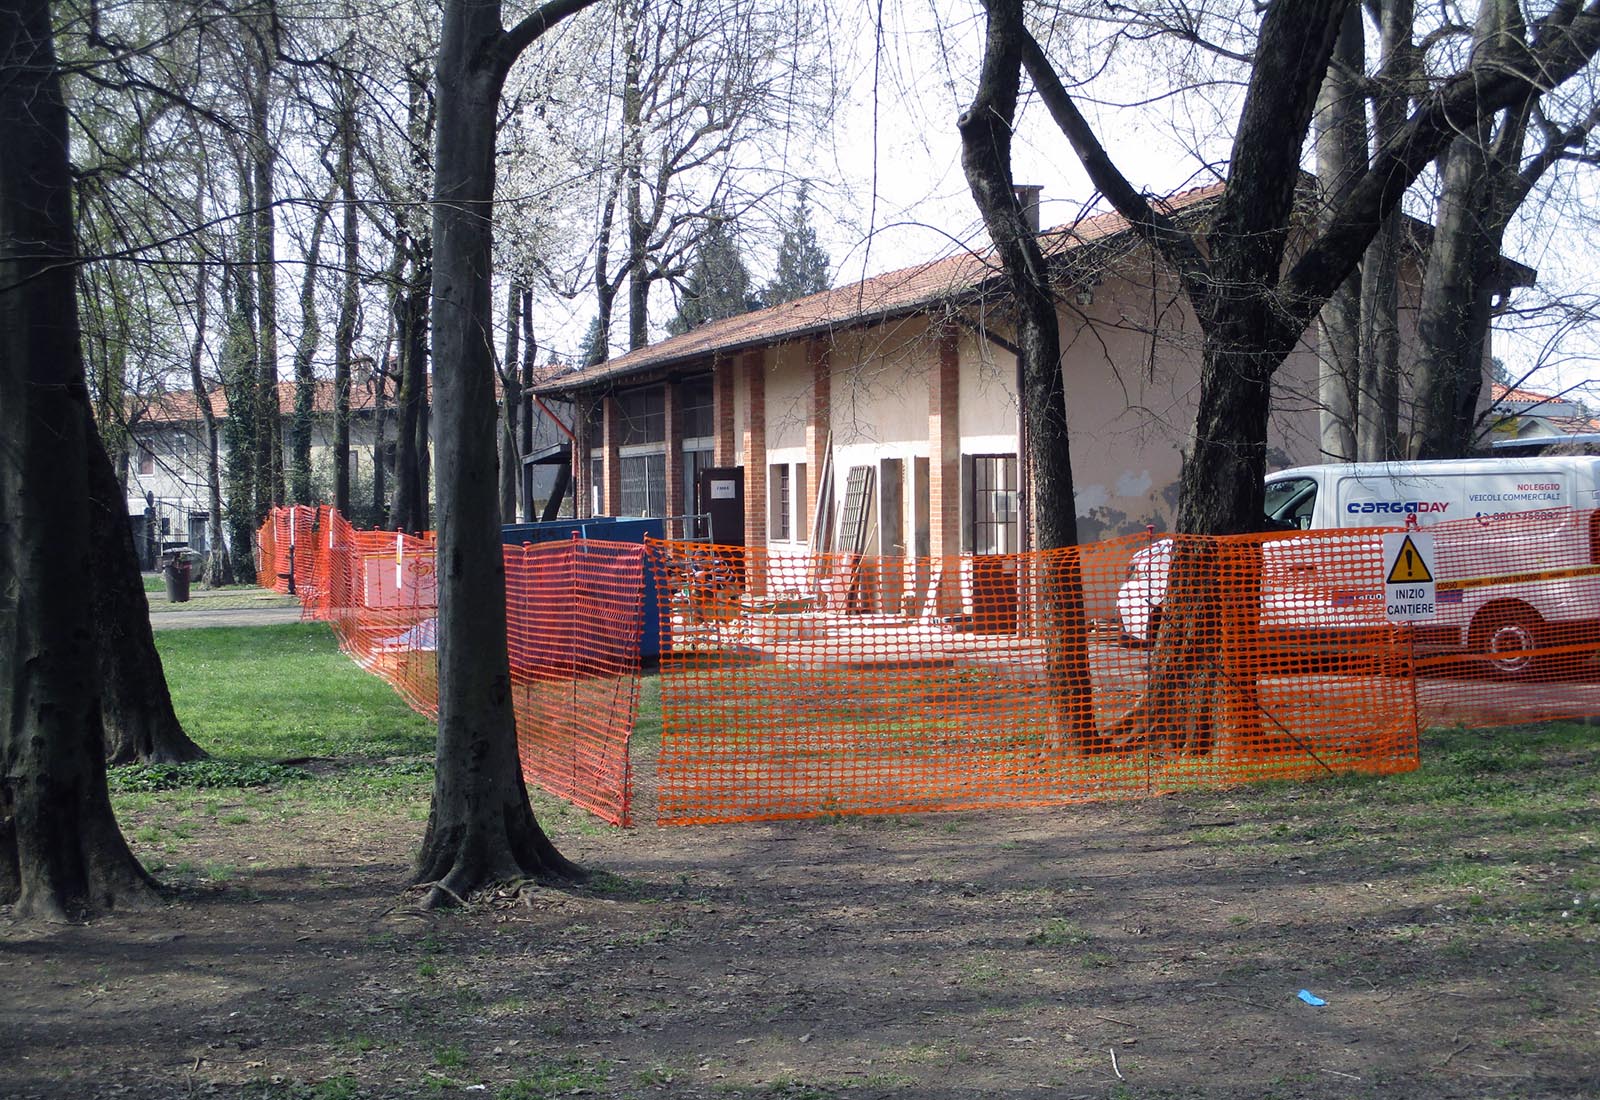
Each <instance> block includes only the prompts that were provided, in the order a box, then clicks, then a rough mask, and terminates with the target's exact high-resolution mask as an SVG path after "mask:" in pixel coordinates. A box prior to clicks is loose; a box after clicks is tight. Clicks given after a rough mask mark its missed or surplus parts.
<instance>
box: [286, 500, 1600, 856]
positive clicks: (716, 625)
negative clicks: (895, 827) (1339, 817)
mask: <svg viewBox="0 0 1600 1100" xmlns="http://www.w3.org/2000/svg"><path fill="white" fill-rule="evenodd" d="M1405 537H1406V533H1404V532H1398V531H1389V530H1378V529H1372V530H1341V531H1329V532H1305V533H1295V534H1286V535H1284V534H1274V535H1257V536H1240V537H1235V538H1204V537H1199V536H1182V537H1159V538H1158V537H1154V536H1151V537H1143V538H1127V539H1121V540H1116V541H1111V542H1105V543H1098V544H1094V545H1090V546H1084V547H1080V548H1074V549H1070V550H1062V551H1054V552H1049V553H1038V554H1025V555H1012V556H984V557H973V556H966V557H961V558H951V559H946V560H927V559H923V560H916V559H898V558H875V557H870V556H864V555H859V554H836V555H830V556H824V557H815V556H807V555H803V554H778V553H769V552H767V551H764V550H754V549H750V550H746V549H742V548H734V547H712V546H706V545H704V544H697V543H653V544H651V546H650V549H649V557H650V565H649V567H650V568H651V569H652V570H653V571H654V574H655V579H656V588H657V592H658V594H659V598H660V612H661V623H662V655H663V656H662V678H661V701H662V724H663V731H662V749H661V757H660V774H659V804H660V814H661V821H662V822H663V823H668V824H673V823H691V822H712V821H741V820H760V819H772V818H782V817H803V816H811V815H818V814H826V813H891V812H910V811H917V810H935V809H966V808H976V807H983V806H1014V805H1038V804H1050V803H1060V802H1068V801H1076V800H1083V799H1091V798H1105V797H1126V796H1131V795H1136V794H1146V793H1155V792H1161V791H1169V790H1175V789H1181V788H1184V787H1193V786H1214V785H1219V784H1226V783H1235V782H1240V781H1245V780H1253V779H1262V778H1286V777H1295V776H1308V775H1316V774H1323V773H1330V772H1339V771H1364V772H1372V773H1386V772H1394V771H1402V770H1406V769H1410V768H1413V767H1415V766H1416V765H1417V751H1418V748H1417V746H1418V737H1417V730H1418V728H1419V725H1437V724H1465V725H1473V726H1496V725H1507V724H1513V723H1517V722H1527V721H1536V720H1547V719H1554V718H1564V717H1580V716H1589V715H1596V714H1600V662H1597V650H1600V513H1595V512H1574V511H1569V510H1554V511H1550V512H1544V513H1524V514H1520V515H1509V516H1503V517H1495V518H1484V519H1482V520H1478V519H1474V520H1466V521H1461V522H1457V523H1452V524H1441V525H1437V526H1433V527H1430V528H1428V529H1427V530H1426V531H1425V532H1412V533H1411V537H1412V538H1414V540H1415V545H1414V546H1412V547H1411V548H1412V549H1413V550H1414V551H1415V558H1414V559H1413V558H1412V557H1405V558H1404V565H1403V566H1402V564H1401V556H1399V555H1400V552H1401V551H1403V550H1404V549H1405V547H1406V546H1408V545H1410V544H1407V543H1405V542H1404V539H1405ZM260 555H261V570H262V573H263V579H268V578H271V579H273V580H275V581H276V582H277V586H278V587H279V588H280V589H287V587H288V584H289V581H290V577H291V575H292V577H293V581H294V585H295V590H296V591H297V593H299V594H300V596H301V598H302V599H303V600H304V601H305V613H306V615H307V617H311V618H317V619H324V620H327V621H328V622H330V623H332V624H333V626H334V629H335V631H336V632H337V634H338V636H339V639H340V644H341V645H342V646H343V647H344V648H345V650H346V651H347V652H349V653H350V654H351V655H352V656H353V657H354V658H355V659H356V660H357V661H358V662H360V663H361V664H362V665H363V666H364V667H367V668H369V669H371V670H373V671H375V672H377V673H379V674H380V675H382V676H384V677H385V678H386V679H388V680H389V681H390V682H391V683H393V684H394V685H395V687H396V689H397V690H399V691H400V692H401V693H402V694H403V695H404V696H405V697H406V698H407V699H408V700H409V701H410V702H411V704H412V705H413V706H414V707H416V708H417V709H418V710H421V711H423V712H424V713H429V714H433V713H436V708H437V698H438V694H437V690H438V689H437V681H436V675H435V663H434V647H435V646H434V635H435V623H436V621H437V620H436V601H437V590H436V588H435V585H434V579H433V544H432V542H431V541H430V540H428V539H412V538H409V537H407V536H401V535H395V534H393V533H389V532H359V531H354V530H352V529H351V528H350V527H349V525H348V524H346V523H345V522H344V520H343V519H342V518H340V517H339V516H338V515H337V514H336V513H333V512H331V511H330V510H327V509H322V510H316V509H309V508H299V509H292V510H291V509H280V510H278V511H276V512H275V513H274V515H273V516H272V517H271V518H270V519H269V521H268V522H267V523H266V524H265V525H264V526H263V528H262V530H261V532H260ZM640 555H641V550H640V548H639V547H637V546H634V545H627V544H615V543H601V542H595V541H583V540H574V541H571V542H557V543H545V544H540V545H531V546H522V547H516V548H511V547H508V548H507V549H506V551H505V560H506V573H507V595H508V601H509V605H508V609H507V610H508V630H509V646H510V653H511V667H512V678H513V682H514V684H515V686H516V710H517V720H518V736H519V743H520V747H521V755H522V761H523V768H524V771H525V774H526V775H527V777H528V778H529V779H532V780H534V781H535V782H538V783H539V784H541V785H542V786H544V787H545V788H546V789H548V790H550V791H552V792H554V793H557V794H559V795H562V796H563V797H566V798H568V799H570V800H571V801H573V802H575V803H577V804H579V805H582V806H585V807H587V808H589V809H591V810H593V811H594V812H595V813H597V814H599V815H600V816H601V817H603V818H605V819H606V820H608V821H613V822H618V823H622V822H626V821H627V820H628V816H629V770H628V736H629V732H630V730H631V726H632V723H633V718H634V711H635V706H636V702H637V689H638V646H637V634H638V630H639V621H640V606H639V601H640V581H641V571H642V567H641V561H640ZM291 558H292V567H291ZM1424 575H1425V576H1424ZM1386 582H1387V583H1386ZM1419 584H1421V585H1423V587H1418V585H1419ZM1394 600H1401V601H1406V600H1411V601H1413V604H1412V606H1413V607H1415V605H1416V604H1419V603H1424V602H1425V603H1426V604H1427V607H1428V614H1426V615H1424V616H1421V617H1419V618H1417V620H1416V621H1412V622H1407V623H1397V622H1395V621H1392V619H1393V618H1394V616H1393V614H1391V612H1393V611H1394V608H1395V606H1396V605H1394V604H1393V601H1394Z"/></svg>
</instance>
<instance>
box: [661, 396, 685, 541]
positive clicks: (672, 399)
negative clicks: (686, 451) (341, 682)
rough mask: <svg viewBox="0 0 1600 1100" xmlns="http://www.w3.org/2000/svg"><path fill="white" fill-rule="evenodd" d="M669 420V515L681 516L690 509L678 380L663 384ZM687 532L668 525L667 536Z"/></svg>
mask: <svg viewBox="0 0 1600 1100" xmlns="http://www.w3.org/2000/svg"><path fill="white" fill-rule="evenodd" d="M661 392H662V401H663V402H664V404H665V412H666V422H667V515H669V516H681V515H683V514H684V512H686V511H688V507H687V505H685V503H684V500H683V401H682V400H681V399H680V396H679V392H678V384H677V383H676V382H670V381H669V382H663V383H662V384H661ZM684 534H687V532H685V531H682V530H681V529H676V528H674V527H672V526H671V525H670V524H669V525H668V527H667V538H669V539H670V538H677V537H679V536H681V535H684Z"/></svg>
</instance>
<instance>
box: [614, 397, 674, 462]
mask: <svg viewBox="0 0 1600 1100" xmlns="http://www.w3.org/2000/svg"><path fill="white" fill-rule="evenodd" d="M616 401H617V426H618V432H617V434H618V435H619V436H620V438H619V439H618V441H617V442H618V445H619V446H623V447H634V446H638V445H640V444H642V443H665V442H666V439H667V403H666V395H665V394H664V393H663V392H662V390H661V387H660V386H651V387H650V388H649V389H644V390H629V391H628V392H626V393H621V394H618V395H617V398H616Z"/></svg>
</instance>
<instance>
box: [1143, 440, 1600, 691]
mask: <svg viewBox="0 0 1600 1100" xmlns="http://www.w3.org/2000/svg"><path fill="white" fill-rule="evenodd" d="M1597 508H1600V457H1596V456H1587V455H1585V456H1540V457H1535V458H1484V459H1448V460H1434V461H1416V462H1381V463H1353V464H1335V465H1324V466H1299V467H1295V468H1294V469H1289V470H1281V471H1279V472H1277V473H1274V474H1272V475H1270V476H1269V477H1268V478H1267V482H1266V517H1265V519H1266V526H1267V527H1269V528H1274V529H1283V530H1293V529H1299V530H1302V531H1332V530H1337V529H1340V528H1353V527H1432V526H1436V525H1439V524H1453V525H1452V526H1450V527H1446V528H1443V529H1442V530H1441V532H1440V537H1439V539H1438V542H1437V544H1436V547H1435V557H1436V559H1437V560H1436V563H1435V568H1436V571H1437V573H1438V576H1437V577H1436V578H1435V581H1436V585H1437V590H1438V599H1437V605H1438V614H1437V617H1436V618H1435V619H1434V621H1433V622H1431V623H1429V624H1427V625H1426V626H1419V627H1418V628H1417V631H1416V637H1417V640H1418V643H1419V645H1423V646H1425V647H1426V648H1428V649H1432V650H1444V651H1455V652H1466V653H1474V654H1479V655H1481V656H1483V657H1484V658H1485V659H1486V660H1487V661H1488V662H1489V663H1490V664H1491V665H1492V666H1493V667H1495V668H1496V669H1498V670H1499V671H1501V672H1502V673H1506V674H1513V675H1515V674H1522V673H1525V672H1527V671H1529V670H1530V669H1531V668H1532V667H1533V664H1534V656H1533V655H1532V654H1531V653H1530V652H1529V651H1530V650H1533V649H1536V648H1542V647H1548V646H1557V645H1567V644H1585V643H1593V644H1600V512H1596V509H1597ZM1528 513H1541V516H1540V517H1538V520H1537V521H1536V522H1532V520H1533V517H1530V516H1528V515H1527V514H1528ZM1457 520H1469V521H1474V522H1472V523H1465V524H1455V523H1453V521H1457ZM1171 556H1172V544H1171V543H1170V542H1168V541H1165V540H1163V541H1161V542H1157V543H1155V544H1154V545H1152V546H1150V547H1147V548H1146V549H1144V550H1141V551H1139V552H1138V553H1137V554H1135V555H1134V557H1133V560H1132V562H1131V563H1130V564H1129V569H1128V579H1127V581H1126V582H1125V583H1124V584H1123V585H1122V587H1121V589H1120V590H1119V591H1118V593H1117V613H1118V617H1119V618H1120V620H1121V636H1122V638H1123V640H1124V642H1125V643H1126V644H1129V645H1148V644H1149V643H1150V642H1151V641H1153V639H1154V637H1155V633H1156V629H1157V626H1158V623H1159V621H1160V614H1161V605H1162V602H1163V601H1164V599H1165V597H1166V587H1167V569H1168V566H1169V564H1170V562H1171ZM1380 559H1381V553H1380V551H1379V549H1378V542H1377V540H1374V539H1373V538H1371V537H1370V536H1350V537H1348V538H1326V537H1324V538H1320V539H1296V538H1287V539H1282V540H1276V541H1272V542H1268V543H1267V544H1266V545H1265V546H1264V547H1263V553H1262V601H1261V626H1262V628H1263V630H1278V631H1302V630H1314V631H1324V632H1326V631H1330V630H1331V631H1341V630H1348V629H1352V628H1360V627H1378V626H1382V625H1384V619H1383V601H1382V589H1381V585H1379V584H1378V582H1377V581H1376V579H1375V574H1376V572H1378V571H1381V570H1379V569H1378V562H1379V561H1380Z"/></svg>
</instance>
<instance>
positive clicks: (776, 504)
mask: <svg viewBox="0 0 1600 1100" xmlns="http://www.w3.org/2000/svg"><path fill="white" fill-rule="evenodd" d="M789 474H790V466H789V464H788V463H787V462H783V463H777V464H774V465H772V466H769V467H768V468H767V538H769V539H771V540H772V541H774V542H787V541H789V539H790V538H791V537H792V536H791V534H790V530H791V528H790V524H789V520H790V511H789V508H790V499H789V494H790V492H791V491H792V487H791V484H790V481H789Z"/></svg>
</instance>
